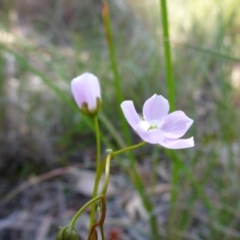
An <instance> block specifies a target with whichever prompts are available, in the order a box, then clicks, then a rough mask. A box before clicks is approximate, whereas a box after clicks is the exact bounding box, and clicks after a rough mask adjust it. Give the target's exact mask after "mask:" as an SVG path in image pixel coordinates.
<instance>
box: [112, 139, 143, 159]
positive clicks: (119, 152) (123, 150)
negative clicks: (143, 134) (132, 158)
mask: <svg viewBox="0 0 240 240" xmlns="http://www.w3.org/2000/svg"><path fill="white" fill-rule="evenodd" d="M145 144H146V143H145V142H141V143H139V144H136V145H133V146H130V147H126V148H123V149H121V150H118V151H115V152H113V153H112V155H113V156H117V155H119V154H121V153H124V152H128V151H130V150H133V149H136V148H140V147H142V146H144V145H145Z"/></svg>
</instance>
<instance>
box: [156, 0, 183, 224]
mask: <svg viewBox="0 0 240 240" xmlns="http://www.w3.org/2000/svg"><path fill="white" fill-rule="evenodd" d="M160 6H161V11H160V12H161V19H162V29H163V48H164V56H165V69H166V79H167V90H168V99H169V103H170V110H171V111H173V110H175V86H174V77H173V67H172V60H171V47H170V42H169V24H168V11H167V2H166V0H160ZM170 155H171V156H172V157H174V154H172V152H171V153H170ZM179 170H180V167H179V164H178V162H176V161H172V194H171V213H170V222H169V228H171V225H172V220H173V219H172V216H173V213H174V208H175V202H176V199H177V184H178V178H179Z"/></svg>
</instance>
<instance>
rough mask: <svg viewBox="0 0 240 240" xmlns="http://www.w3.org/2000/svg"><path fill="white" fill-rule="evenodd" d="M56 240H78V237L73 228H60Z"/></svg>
mask: <svg viewBox="0 0 240 240" xmlns="http://www.w3.org/2000/svg"><path fill="white" fill-rule="evenodd" d="M56 240H78V235H77V232H76V231H75V229H74V228H73V227H72V226H65V227H60V228H59V229H58V233H57V238H56Z"/></svg>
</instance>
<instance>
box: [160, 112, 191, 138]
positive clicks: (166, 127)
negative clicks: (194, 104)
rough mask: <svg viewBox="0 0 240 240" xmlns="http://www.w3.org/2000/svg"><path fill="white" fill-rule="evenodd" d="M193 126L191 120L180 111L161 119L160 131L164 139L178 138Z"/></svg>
mask: <svg viewBox="0 0 240 240" xmlns="http://www.w3.org/2000/svg"><path fill="white" fill-rule="evenodd" d="M192 124H193V120H192V119H191V118H189V117H187V115H186V114H185V113H184V112H182V111H176V112H172V113H170V114H169V115H167V116H166V117H165V118H164V119H163V124H161V126H160V129H161V131H162V132H163V134H164V136H165V137H166V138H180V137H182V136H183V135H184V134H185V133H186V132H187V130H188V129H189V128H190V127H191V125H192Z"/></svg>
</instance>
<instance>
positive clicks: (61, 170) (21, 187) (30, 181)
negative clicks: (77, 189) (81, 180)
mask: <svg viewBox="0 0 240 240" xmlns="http://www.w3.org/2000/svg"><path fill="white" fill-rule="evenodd" d="M75 172H76V170H75V169H74V168H73V167H66V168H57V169H54V170H52V171H50V172H47V173H44V174H42V175H39V176H34V177H30V179H28V180H27V181H25V182H23V183H22V184H20V185H19V186H17V187H16V188H14V189H13V190H12V191H10V192H9V193H8V194H7V195H6V196H5V197H4V198H3V199H1V200H0V205H3V204H6V203H7V202H9V201H10V200H11V199H13V198H14V197H16V196H17V195H18V194H20V193H21V192H22V191H24V190H25V189H27V188H29V187H31V186H33V185H36V184H38V183H40V182H42V181H45V180H47V179H50V178H53V177H56V176H59V175H62V174H67V173H68V174H70V173H71V174H73V173H75Z"/></svg>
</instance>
